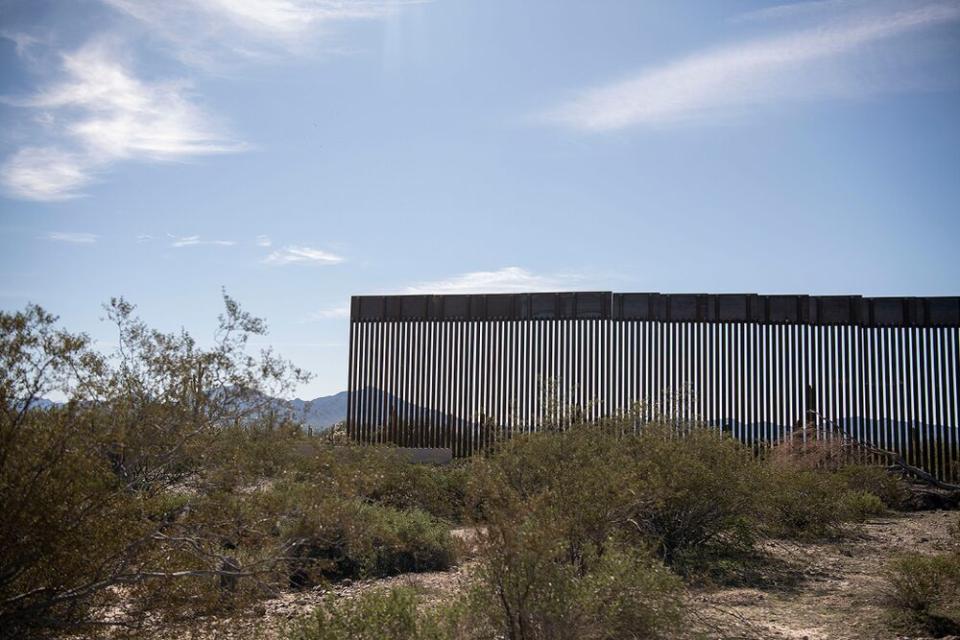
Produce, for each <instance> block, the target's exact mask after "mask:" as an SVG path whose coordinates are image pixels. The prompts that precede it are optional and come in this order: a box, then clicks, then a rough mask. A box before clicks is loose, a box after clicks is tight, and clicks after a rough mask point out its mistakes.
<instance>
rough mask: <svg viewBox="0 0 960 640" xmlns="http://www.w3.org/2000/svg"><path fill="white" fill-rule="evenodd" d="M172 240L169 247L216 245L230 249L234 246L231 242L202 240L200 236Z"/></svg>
mask: <svg viewBox="0 0 960 640" xmlns="http://www.w3.org/2000/svg"><path fill="white" fill-rule="evenodd" d="M171 237H172V238H173V242H171V243H170V246H171V247H176V248H180V247H195V246H198V245H216V246H220V247H232V246H233V245H235V244H236V242H234V241H233V240H203V239H202V238H201V237H200V236H181V237H175V236H171Z"/></svg>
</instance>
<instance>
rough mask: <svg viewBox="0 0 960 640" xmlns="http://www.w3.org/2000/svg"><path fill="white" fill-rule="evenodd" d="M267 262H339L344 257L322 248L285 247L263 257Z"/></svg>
mask: <svg viewBox="0 0 960 640" xmlns="http://www.w3.org/2000/svg"><path fill="white" fill-rule="evenodd" d="M263 261H264V262H265V263H266V264H275V265H285V264H339V263H341V262H343V258H342V257H341V256H338V255H336V254H333V253H329V252H327V251H322V250H320V249H311V248H310V247H284V248H283V249H278V250H276V251H274V252H273V253H271V254H270V255H268V256H267V257H266V258H264V259H263Z"/></svg>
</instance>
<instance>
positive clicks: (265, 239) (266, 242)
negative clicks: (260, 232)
mask: <svg viewBox="0 0 960 640" xmlns="http://www.w3.org/2000/svg"><path fill="white" fill-rule="evenodd" d="M271 245H273V242H272V241H271V240H270V237H269V236H257V246H258V247H269V246H271Z"/></svg>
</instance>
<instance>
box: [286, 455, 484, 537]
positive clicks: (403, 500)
mask: <svg viewBox="0 0 960 640" xmlns="http://www.w3.org/2000/svg"><path fill="white" fill-rule="evenodd" d="M466 467H467V464H466V463H463V462H459V463H454V464H452V465H448V466H435V465H423V464H411V463H409V462H407V461H406V460H404V459H403V458H402V457H401V456H400V455H399V454H398V452H397V451H396V450H395V449H394V448H392V447H388V446H383V447H376V446H359V445H355V444H353V445H350V444H347V445H338V446H332V445H326V444H322V445H319V446H314V448H313V450H312V451H311V452H310V453H309V455H307V456H306V457H305V458H304V459H302V460H300V461H299V462H298V464H297V465H296V472H295V473H296V476H297V477H298V478H300V479H302V480H309V481H310V482H312V483H314V484H316V485H318V486H323V487H329V488H328V489H326V491H328V492H331V493H337V494H339V495H343V496H350V497H356V498H360V499H362V500H365V501H372V502H378V503H380V504H383V505H386V506H389V507H395V508H398V509H407V508H416V509H421V510H423V511H426V512H427V513H430V514H431V515H433V516H434V517H436V518H440V519H442V520H445V521H447V522H458V521H459V520H461V518H462V516H463V511H464V492H465V487H466V481H467V477H468V471H467V468H466Z"/></svg>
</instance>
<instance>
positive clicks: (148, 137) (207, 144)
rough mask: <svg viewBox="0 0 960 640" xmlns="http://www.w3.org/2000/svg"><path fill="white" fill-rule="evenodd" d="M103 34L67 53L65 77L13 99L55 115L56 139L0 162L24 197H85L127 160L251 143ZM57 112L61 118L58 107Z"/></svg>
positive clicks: (1, 175) (0, 172)
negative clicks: (137, 67)
mask: <svg viewBox="0 0 960 640" xmlns="http://www.w3.org/2000/svg"><path fill="white" fill-rule="evenodd" d="M121 60H122V56H121V55H120V53H119V52H118V51H117V50H116V49H115V48H114V47H111V46H110V45H109V44H107V43H105V42H102V41H95V42H91V43H89V44H88V45H86V46H85V47H83V48H81V49H80V50H78V51H75V52H73V53H70V54H65V55H63V56H62V70H63V74H64V77H63V79H62V80H60V81H59V82H56V83H54V84H52V85H50V86H48V87H46V88H44V89H42V90H41V91H39V92H38V93H36V94H35V95H33V96H30V97H27V98H21V99H11V98H7V99H5V101H6V102H7V103H8V104H12V105H14V106H19V107H23V108H25V109H28V110H31V112H33V113H38V114H40V115H45V116H47V117H48V119H49V120H50V122H49V123H48V124H49V126H50V127H53V128H54V129H55V130H54V132H53V140H51V141H50V144H46V145H32V146H29V147H24V148H22V149H20V150H18V151H16V152H15V153H14V154H13V155H11V156H10V157H9V158H8V159H7V160H6V162H5V163H4V164H3V166H2V167H0V180H2V181H3V184H4V185H5V187H6V189H7V190H8V192H9V193H10V194H11V195H13V196H15V197H19V198H25V199H30V200H46V201H56V200H65V199H69V198H74V197H77V196H78V195H81V194H82V189H83V187H84V186H86V185H88V184H89V183H90V182H91V181H92V180H93V179H94V178H95V177H96V176H97V175H98V174H99V173H102V172H103V171H104V170H106V169H107V168H108V167H109V166H110V165H112V164H114V163H116V162H120V161H124V160H140V161H172V160H180V159H183V158H189V157H194V156H201V155H208V154H218V153H231V152H236V151H240V150H242V149H244V148H245V147H244V145H242V144H239V143H237V142H235V141H232V140H231V139H230V137H229V136H228V135H227V134H225V133H224V132H223V131H222V130H221V127H219V126H218V125H217V124H216V123H215V122H214V121H213V119H212V118H211V117H210V116H208V115H207V114H206V113H205V112H204V111H203V110H202V109H200V108H199V107H198V106H197V105H195V104H194V103H193V102H192V101H191V99H190V95H189V87H188V85H187V84H186V83H184V82H181V81H172V82H156V83H150V82H145V81H143V80H141V79H139V78H138V77H136V76H135V75H134V74H133V72H132V71H131V70H130V69H129V68H128V67H127V66H126V65H124V64H123V62H121ZM51 113H56V114H57V115H56V117H55V118H51V117H50V114H51Z"/></svg>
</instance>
